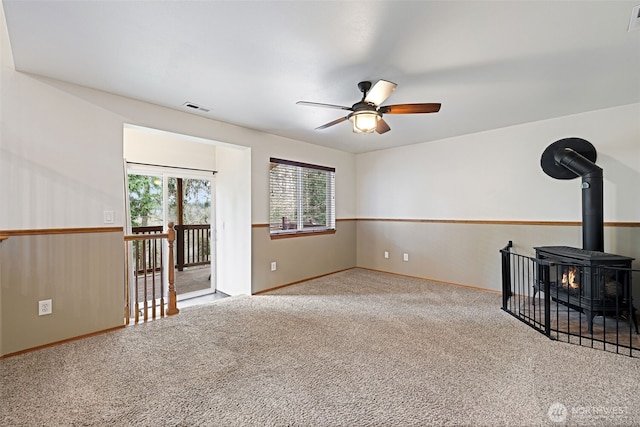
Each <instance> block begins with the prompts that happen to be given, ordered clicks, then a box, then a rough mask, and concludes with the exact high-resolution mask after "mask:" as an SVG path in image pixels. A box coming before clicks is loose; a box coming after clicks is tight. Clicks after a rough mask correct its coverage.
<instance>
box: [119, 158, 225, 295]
mask: <svg viewBox="0 0 640 427" xmlns="http://www.w3.org/2000/svg"><path fill="white" fill-rule="evenodd" d="M127 181H128V183H127V199H128V200H127V201H128V217H129V221H128V222H129V224H128V225H129V227H130V229H129V230H128V233H130V234H149V233H162V232H163V231H164V230H166V227H167V224H168V223H169V222H173V223H174V228H175V230H176V242H175V244H174V260H173V263H174V265H175V268H176V277H175V287H176V292H177V294H178V300H181V299H186V298H191V297H196V296H201V295H206V294H209V293H213V292H215V290H216V286H215V277H216V275H215V243H214V239H215V233H214V228H213V224H215V218H214V212H215V209H214V191H213V188H214V186H213V175H212V174H204V173H201V174H198V173H193V172H191V171H182V170H180V169H176V168H162V167H155V166H148V167H147V166H145V167H142V166H140V165H131V164H130V165H128V166H127ZM165 286H168V282H167V279H166V278H165Z"/></svg>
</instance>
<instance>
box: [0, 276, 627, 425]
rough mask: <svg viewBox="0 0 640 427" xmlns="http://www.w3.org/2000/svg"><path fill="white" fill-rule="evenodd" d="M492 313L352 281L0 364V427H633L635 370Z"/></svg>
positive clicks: (330, 280)
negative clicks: (0, 399)
mask: <svg viewBox="0 0 640 427" xmlns="http://www.w3.org/2000/svg"><path fill="white" fill-rule="evenodd" d="M499 307H500V296H499V295H498V294H493V293H488V292H481V291H476V290H471V289H467V288H463V287H456V286H448V285H443V284H438V283H431V282H427V281H422V280H416V279H410V278H403V277H399V276H394V275H389V274H382V273H376V272H371V271H367V270H362V269H354V270H349V271H346V272H342V273H338V274H334V275H331V276H327V277H323V278H320V279H316V280H312V281H309V282H305V283H301V284H298V285H295V286H290V287H287V288H282V289H280V290H277V291H274V292H271V293H268V294H263V295H259V296H253V297H249V296H242V297H231V298H226V299H223V300H220V301H217V302H214V303H212V304H209V305H206V306H200V307H192V308H185V309H183V310H182V311H181V312H180V314H179V315H177V316H175V317H171V318H166V319H163V320H159V321H154V322H150V323H147V324H141V325H136V326H131V327H128V328H126V329H123V330H120V331H116V332H113V333H109V334H105V335H101V336H96V337H92V338H88V339H84V340H79V341H75V342H71V343H67V344H64V345H60V346H56V347H51V348H47V349H44V350H41V351H37V352H32V353H28V354H24V355H21V356H16V357H11V358H8V359H4V360H0V374H1V376H0V378H1V379H2V383H1V392H2V393H1V394H2V395H1V397H2V403H1V407H0V408H1V409H0V411H1V412H0V425H3V426H59V425H73V426H78V425H113V426H129V425H140V426H431V425H435V426H438V425H464V426H475V425H483V426H498V425H504V426H535V425H610V426H620V425H629V426H631V425H639V424H640V394H639V393H638V384H640V360H639V359H636V358H630V357H627V356H621V355H616V354H611V353H607V352H604V351H599V350H594V349H589V348H584V347H580V346H576V345H571V344H567V343H560V342H554V341H551V340H549V339H547V338H546V337H544V336H542V335H540V334H539V333H537V332H535V331H534V330H533V329H531V328H529V327H527V326H526V325H524V324H523V323H521V322H519V321H518V320H516V319H514V318H512V317H511V316H509V315H508V314H506V313H504V312H503V311H501V310H500V308H499ZM555 421H557V422H558V423H555Z"/></svg>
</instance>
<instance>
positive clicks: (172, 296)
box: [167, 222, 180, 316]
mask: <svg viewBox="0 0 640 427" xmlns="http://www.w3.org/2000/svg"><path fill="white" fill-rule="evenodd" d="M168 234H169V237H168V238H167V242H168V243H169V263H168V264H169V265H168V266H167V269H168V270H169V307H168V309H167V316H172V315H174V314H178V313H180V310H178V306H177V301H176V287H175V283H174V282H175V268H176V266H175V262H174V260H173V242H174V241H175V240H176V230H175V229H174V228H173V222H170V223H169V230H168Z"/></svg>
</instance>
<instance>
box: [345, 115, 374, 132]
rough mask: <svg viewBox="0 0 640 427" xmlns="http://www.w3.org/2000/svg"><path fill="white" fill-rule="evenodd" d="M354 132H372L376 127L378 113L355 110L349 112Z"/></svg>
mask: <svg viewBox="0 0 640 427" xmlns="http://www.w3.org/2000/svg"><path fill="white" fill-rule="evenodd" d="M348 117H349V120H351V122H352V123H353V132H355V133H373V131H374V130H376V128H377V127H378V120H379V119H380V114H379V113H378V112H376V111H355V112H353V113H351V114H349V116H348Z"/></svg>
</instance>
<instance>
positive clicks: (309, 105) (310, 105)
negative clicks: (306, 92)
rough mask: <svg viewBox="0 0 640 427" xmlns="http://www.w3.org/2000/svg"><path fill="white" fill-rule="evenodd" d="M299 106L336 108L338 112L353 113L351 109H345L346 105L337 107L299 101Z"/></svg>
mask: <svg viewBox="0 0 640 427" xmlns="http://www.w3.org/2000/svg"><path fill="white" fill-rule="evenodd" d="M296 104H297V105H306V106H308V107H323V108H336V109H338V110H347V111H353V110H352V109H351V107H345V106H344V105H335V104H323V103H321V102H309V101H298V102H296Z"/></svg>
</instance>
